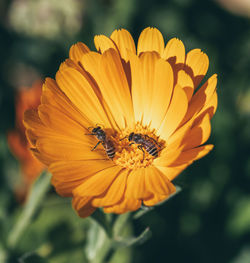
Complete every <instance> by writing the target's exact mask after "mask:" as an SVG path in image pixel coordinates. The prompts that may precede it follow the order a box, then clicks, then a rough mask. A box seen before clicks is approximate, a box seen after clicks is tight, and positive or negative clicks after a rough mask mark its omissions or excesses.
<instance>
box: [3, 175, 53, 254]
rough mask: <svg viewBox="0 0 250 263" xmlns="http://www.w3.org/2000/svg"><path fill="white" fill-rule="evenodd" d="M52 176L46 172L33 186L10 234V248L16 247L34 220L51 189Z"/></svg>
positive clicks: (8, 241)
mask: <svg viewBox="0 0 250 263" xmlns="http://www.w3.org/2000/svg"><path fill="white" fill-rule="evenodd" d="M50 178H51V176H50V174H48V173H46V172H44V173H42V174H41V175H40V177H39V178H38V179H37V180H36V181H35V182H34V184H33V186H32V187H31V189H30V192H29V194H28V197H27V201H26V203H25V205H24V208H23V211H22V213H21V215H20V216H19V218H18V219H17V223H16V224H15V225H14V226H13V228H12V229H11V231H10V233H9V235H8V239H7V245H8V247H9V248H10V249H14V248H15V246H16V244H17V242H18V241H19V239H20V238H21V236H22V234H23V233H24V231H25V230H26V228H27V227H28V226H29V225H30V223H31V222H32V219H33V216H34V215H35V214H36V212H37V211H38V210H39V208H40V205H41V204H42V202H43V200H44V197H45V196H46V193H47V192H48V190H49V186H50Z"/></svg>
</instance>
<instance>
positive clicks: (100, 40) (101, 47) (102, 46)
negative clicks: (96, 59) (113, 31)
mask: <svg viewBox="0 0 250 263" xmlns="http://www.w3.org/2000/svg"><path fill="white" fill-rule="evenodd" d="M94 43H95V47H96V50H97V51H99V52H101V53H104V52H105V51H106V50H108V49H110V48H113V49H115V50H117V48H116V45H115V43H114V42H113V41H112V40H111V39H110V38H109V37H106V36H104V35H96V36H95V38H94Z"/></svg>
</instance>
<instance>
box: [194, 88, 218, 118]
mask: <svg viewBox="0 0 250 263" xmlns="http://www.w3.org/2000/svg"><path fill="white" fill-rule="evenodd" d="M217 106H218V95H217V92H216V90H215V91H214V93H213V95H212V97H211V98H210V99H208V101H207V103H206V104H205V106H204V107H203V108H202V110H201V111H200V112H199V113H198V114H197V115H196V116H195V118H196V119H195V121H196V120H197V121H199V119H200V118H202V117H203V116H204V115H205V114H207V113H208V114H209V117H210V119H212V117H213V116H214V113H215V112H216V109H217Z"/></svg>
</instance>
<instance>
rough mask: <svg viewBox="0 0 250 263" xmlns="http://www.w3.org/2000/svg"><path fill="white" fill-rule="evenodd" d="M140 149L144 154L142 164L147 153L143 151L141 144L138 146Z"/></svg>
mask: <svg viewBox="0 0 250 263" xmlns="http://www.w3.org/2000/svg"><path fill="white" fill-rule="evenodd" d="M137 147H138V149H140V150H141V151H142V152H143V159H142V162H143V161H144V158H145V151H144V150H143V146H142V145H141V144H140V145H138V146H137Z"/></svg>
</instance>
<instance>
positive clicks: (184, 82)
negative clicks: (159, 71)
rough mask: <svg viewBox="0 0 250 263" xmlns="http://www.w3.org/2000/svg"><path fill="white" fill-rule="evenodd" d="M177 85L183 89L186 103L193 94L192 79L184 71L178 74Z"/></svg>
mask: <svg viewBox="0 0 250 263" xmlns="http://www.w3.org/2000/svg"><path fill="white" fill-rule="evenodd" d="M177 84H179V85H180V86H181V87H182V88H183V89H184V91H185V92H186V95H187V98H188V101H190V100H191V98H192V96H193V93H194V83H193V80H192V78H191V77H190V76H189V75H188V74H187V73H186V72H185V71H184V70H180V71H179V72H178V76H177Z"/></svg>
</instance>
